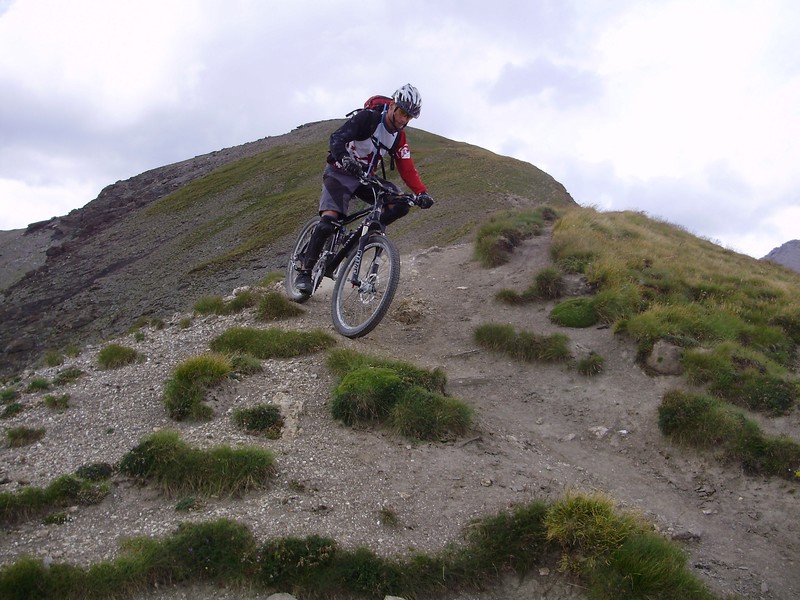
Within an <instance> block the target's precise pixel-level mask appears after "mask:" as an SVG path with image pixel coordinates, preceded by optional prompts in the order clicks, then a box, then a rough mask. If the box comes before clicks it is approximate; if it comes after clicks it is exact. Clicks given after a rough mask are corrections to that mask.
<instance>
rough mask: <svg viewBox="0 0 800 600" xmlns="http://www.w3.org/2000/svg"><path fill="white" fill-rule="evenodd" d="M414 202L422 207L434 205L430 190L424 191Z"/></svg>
mask: <svg viewBox="0 0 800 600" xmlns="http://www.w3.org/2000/svg"><path fill="white" fill-rule="evenodd" d="M414 204H416V205H417V206H419V207H420V208H430V207H431V206H433V198H431V196H430V194H428V192H422V193H421V194H420V195H419V196H417V199H416V200H414Z"/></svg>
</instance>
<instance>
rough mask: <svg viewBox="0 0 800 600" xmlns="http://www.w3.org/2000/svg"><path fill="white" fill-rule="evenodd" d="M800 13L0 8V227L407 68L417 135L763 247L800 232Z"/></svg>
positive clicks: (686, 7)
mask: <svg viewBox="0 0 800 600" xmlns="http://www.w3.org/2000/svg"><path fill="white" fill-rule="evenodd" d="M4 11H5V12H4ZM798 25H800V4H798V3H796V2H792V1H791V0H764V1H758V2H756V1H755V0H731V1H729V2H723V1H722V0H694V1H688V0H665V1H664V2H650V1H647V0H620V1H619V2H614V3H608V2H605V1H601V0H593V1H592V0H572V1H567V0H565V1H558V2H556V1H555V0H540V1H537V2H533V3H521V2H512V1H507V0H496V1H495V2H493V3H492V4H491V6H487V4H486V3H485V2H484V1H483V0H442V1H441V2H436V3H431V2H423V1H422V0H408V1H407V2H406V3H404V4H403V5H402V7H398V5H397V4H396V3H393V2H389V1H388V0H387V1H380V0H378V1H376V2H371V3H367V4H362V5H359V6H358V10H347V9H346V7H343V6H342V5H338V4H320V3H319V2H315V1H313V0H297V1H295V2H259V1H257V0H228V1H222V0H171V1H170V2H167V3H164V2H160V1H156V0H141V1H137V2H133V1H131V0H119V1H118V2H105V1H102V0H94V1H92V0H75V1H74V2H69V3H63V2H60V1H58V0H17V1H16V2H14V3H12V4H10V7H9V3H8V2H5V3H3V2H2V0H0V97H3V103H2V105H0V178H2V179H3V180H4V181H5V184H4V185H3V186H0V202H3V213H4V214H3V218H4V219H5V222H6V223H8V222H11V221H13V218H14V213H16V212H17V207H18V204H16V203H10V201H9V200H8V198H7V195H8V194H10V193H12V192H11V191H9V190H11V189H12V188H13V189H14V190H16V191H14V193H15V194H17V195H19V194H21V193H23V192H21V191H20V190H24V194H25V198H26V207H28V208H26V212H25V215H28V214H32V213H31V211H32V210H33V207H34V206H36V204H37V203H38V202H41V203H42V204H43V206H44V208H42V213H41V215H46V216H41V218H48V217H49V216H52V215H51V214H49V213H50V212H51V210H52V207H53V204H52V203H50V200H48V199H51V198H52V197H53V194H57V192H56V190H57V189H58V188H59V186H63V189H64V190H70V191H69V193H67V192H66V191H65V192H64V194H63V196H62V197H64V198H65V197H68V196H70V194H75V193H84V194H85V195H84V196H83V197H82V198H81V199H79V200H75V202H76V203H75V204H74V205H72V206H71V207H72V208H75V207H77V206H81V205H82V204H85V203H86V202H88V201H89V200H91V199H92V198H93V197H94V196H96V194H97V193H98V192H99V190H100V189H101V188H102V187H104V186H105V185H108V184H110V183H113V182H114V181H116V180H118V179H127V178H128V177H131V176H134V175H136V174H138V173H140V172H142V171H144V170H146V169H149V168H153V167H157V166H160V165H163V164H167V163H170V162H174V161H177V160H182V159H184V158H189V157H191V156H195V155H197V154H202V153H205V152H209V151H212V150H215V149H218V148H222V147H226V146H231V145H236V144H241V143H244V142H248V141H252V140H255V139H258V138H260V137H263V136H265V135H277V134H282V133H285V132H287V131H290V130H291V129H292V128H294V127H295V126H297V125H300V124H302V123H306V122H309V121H317V120H322V119H328V118H334V117H342V116H343V115H344V114H345V113H346V112H348V111H349V110H351V109H352V108H354V107H356V106H357V105H359V104H360V103H361V102H362V101H363V100H364V99H365V98H366V97H368V96H370V95H372V94H374V93H391V91H392V90H394V89H395V88H396V87H397V86H398V85H401V84H403V83H405V82H407V81H408V82H411V83H413V84H414V85H417V86H418V87H419V88H420V90H421V91H422V94H423V98H424V104H423V114H422V118H421V119H420V120H419V122H418V126H419V127H421V128H423V129H426V130H428V131H431V132H433V133H437V134H439V135H443V136H446V137H451V138H453V139H456V140H459V141H466V142H469V143H473V144H476V145H480V146H483V147H485V148H488V149H490V150H493V151H495V152H499V153H503V154H510V155H513V156H515V157H517V158H520V159H522V160H526V161H528V162H531V163H533V164H535V165H536V166H538V167H540V168H542V169H544V170H545V171H547V172H549V173H550V174H552V175H553V176H554V177H556V179H558V180H559V181H561V182H562V183H563V184H564V185H565V186H566V187H567V189H568V191H570V192H571V193H572V194H573V196H574V197H575V199H576V200H578V201H579V202H582V203H584V204H595V205H598V206H601V207H604V208H608V209H614V210H616V209H623V208H624V209H633V210H643V211H645V212H648V213H650V214H653V215H657V216H660V217H662V218H666V219H667V220H669V221H672V222H675V223H677V224H680V225H683V226H685V227H686V228H687V229H689V230H691V231H693V232H696V233H698V234H699V235H703V236H706V237H709V238H711V239H719V240H721V241H722V242H723V243H724V244H726V245H729V246H733V247H745V246H747V247H748V248H751V247H757V245H759V244H760V245H762V246H765V245H769V247H767V248H766V249H765V251H764V252H761V250H758V253H761V254H763V253H766V252H767V251H769V250H770V249H771V248H772V247H774V246H776V245H779V244H781V243H783V242H784V241H786V240H787V239H791V238H796V237H800V232H798V231H796V230H794V231H793V227H794V226H793V225H792V224H788V225H785V226H784V227H781V228H778V227H776V226H775V223H776V222H779V223H784V224H785V223H786V222H785V220H784V219H783V218H777V217H776V216H775V215H777V214H780V211H781V210H784V209H785V208H786V207H787V206H788V207H791V206H792V205H793V203H792V202H790V201H788V200H787V199H789V198H792V199H794V198H797V196H798V193H799V192H798V190H800V175H798V174H797V172H796V169H795V166H794V161H795V157H796V156H798V155H800V147H798V145H799V144H800V142H798V140H800V102H798V98H800V45H798V44H797V43H796V42H795V37H796V30H797V26H798ZM389 31H391V34H388V33H387V32H389ZM415 125H417V124H416V123H415ZM423 175H424V173H423ZM9 182H12V183H15V185H14V186H11V187H9ZM59 182H63V183H59ZM75 182H81V183H78V184H76V183H75ZM85 182H92V183H91V185H89V184H87V183H85ZM36 190H39V191H38V192H37V191H36ZM82 190H83V191H82ZM8 211H11V214H10V215H9V214H8ZM18 219H19V220H18V222H16V223H17V224H16V225H14V226H23V225H22V223H24V222H25V221H28V220H31V219H30V217H28V216H23V213H22V211H21V210H20V211H19V215H18ZM776 219H777V221H776ZM33 220H40V217H36V218H34V219H33ZM2 226H4V225H3V224H0V227H2ZM779 236H783V237H779ZM743 240H747V242H745V241H743ZM756 240H757V241H756ZM748 252H751V251H750V250H748ZM761 254H759V255H761Z"/></svg>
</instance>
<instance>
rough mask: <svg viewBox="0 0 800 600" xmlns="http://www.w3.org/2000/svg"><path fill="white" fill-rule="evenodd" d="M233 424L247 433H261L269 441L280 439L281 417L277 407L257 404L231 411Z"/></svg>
mask: <svg viewBox="0 0 800 600" xmlns="http://www.w3.org/2000/svg"><path fill="white" fill-rule="evenodd" d="M233 422H234V423H235V424H236V425H238V426H239V427H241V428H242V429H244V430H245V431H247V432H248V433H262V434H264V435H266V436H267V437H268V438H269V439H271V440H277V439H278V438H279V437H281V429H282V428H283V417H282V416H281V411H280V409H279V408H278V407H277V406H274V405H272V404H259V405H256V406H251V407H248V408H237V409H236V410H235V411H233Z"/></svg>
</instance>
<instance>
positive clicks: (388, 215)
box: [355, 177, 408, 225]
mask: <svg viewBox="0 0 800 600" xmlns="http://www.w3.org/2000/svg"><path fill="white" fill-rule="evenodd" d="M378 179H380V181H381V182H383V184H384V185H386V186H387V187H389V188H391V189H392V190H393V191H394V192H395V193H396V194H399V193H400V188H398V187H397V186H396V185H395V184H394V183H392V182H391V181H387V180H386V179H382V178H380V177H378ZM355 195H356V196H358V197H359V198H361V199H362V200H364V201H365V202H368V203H369V204H372V203H373V202H375V197H374V193H373V191H372V188H370V187H368V186H365V185H362V186H360V187H359V188H358V189H357V190H356V192H355ZM407 214H408V205H406V204H392V203H387V204H384V206H383V210H382V212H381V223H382V224H383V225H388V224H389V223H394V222H395V221H397V219H399V218H400V217H405V216H406V215H407Z"/></svg>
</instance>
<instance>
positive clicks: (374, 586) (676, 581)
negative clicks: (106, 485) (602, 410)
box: [0, 497, 713, 600]
mask: <svg viewBox="0 0 800 600" xmlns="http://www.w3.org/2000/svg"><path fill="white" fill-rule="evenodd" d="M179 504H182V505H186V506H188V505H190V504H191V505H194V502H189V501H187V502H184V501H181V503H179ZM562 504H563V505H559V503H555V504H554V505H552V506H550V507H548V505H546V504H545V503H543V502H541V501H534V502H531V503H528V504H524V505H520V506H517V507H514V508H513V509H511V510H509V511H505V512H501V513H499V514H497V515H491V516H488V517H483V518H481V519H478V520H476V521H474V522H473V523H472V524H471V525H470V526H469V527H468V528H467V530H466V531H465V536H464V537H465V544H463V545H452V546H448V547H446V548H445V549H443V550H442V551H440V552H438V553H436V554H424V553H413V554H411V555H410V556H407V557H405V558H401V559H391V558H385V557H381V556H379V555H377V554H375V553H374V552H373V551H371V550H369V549H367V548H364V547H356V548H352V549H345V548H342V547H341V546H339V545H338V544H337V543H336V541H335V540H333V539H331V538H327V537H322V536H318V535H310V536H307V537H304V538H298V537H287V538H273V539H268V540H267V541H265V542H264V543H263V544H262V545H260V546H257V545H256V542H255V540H254V538H253V535H252V534H251V532H250V531H249V530H248V529H247V528H246V527H245V526H244V525H240V524H237V523H235V522H232V521H229V520H227V519H218V520H214V521H208V522H204V523H183V524H181V525H180V526H179V527H178V528H177V530H175V531H174V532H173V533H172V534H170V535H169V536H167V537H164V538H161V539H146V538H134V539H132V540H128V541H126V542H124V543H123V547H122V550H123V552H122V553H121V554H120V556H119V557H118V558H116V559H115V560H114V561H112V562H103V563H98V564H95V565H92V566H91V567H88V568H82V567H72V566H69V565H63V564H52V565H49V566H47V567H46V566H45V565H44V564H43V563H42V562H41V561H38V560H34V559H32V558H28V557H24V558H21V559H19V560H17V561H16V562H15V563H13V564H10V565H6V566H4V567H2V568H0V596H2V597H4V598H6V597H7V598H12V599H17V598H25V599H27V598H37V599H41V600H50V599H55V598H58V599H59V600H72V599H76V600H77V599H78V598H87V597H91V598H101V597H120V596H122V595H124V594H126V593H130V592H131V591H133V590H137V591H144V590H148V589H151V590H157V589H159V588H160V587H161V586H162V585H163V584H175V583H185V582H193V581H199V582H204V581H208V582H211V583H214V584H216V585H228V586H237V585H245V586H247V585H250V586H256V587H258V588H260V589H266V590H275V589H283V590H286V589H289V590H291V591H292V593H293V595H295V596H297V597H302V598H323V597H324V598H352V597H368V598H381V597H385V596H387V595H392V596H397V595H401V596H403V597H409V598H432V597H438V596H441V595H442V594H443V593H444V594H446V593H447V592H448V591H473V590H474V591H477V590H483V589H486V588H487V587H488V586H490V585H492V584H493V583H494V582H497V581H498V580H499V579H500V578H501V576H502V574H503V573H507V572H509V571H513V572H516V573H517V574H518V575H519V576H520V577H524V576H526V575H527V574H529V573H530V572H531V571H532V570H533V569H534V568H536V567H539V566H548V567H549V566H551V565H553V564H554V561H555V558H556V553H557V551H558V550H559V548H560V549H561V550H562V552H564V551H568V552H570V553H574V552H575V551H576V549H577V550H578V551H579V552H580V556H587V555H591V554H592V553H593V552H596V551H599V549H600V548H605V549H606V550H608V552H609V558H608V559H607V560H599V559H598V560H594V561H591V562H590V561H585V560H584V561H579V562H578V563H576V564H578V565H579V567H580V571H577V572H576V573H575V574H576V575H578V576H579V577H580V578H581V583H582V584H583V587H585V588H586V589H587V593H588V595H589V596H590V597H592V598H597V599H598V600H617V599H619V598H624V599H633V598H645V597H647V598H653V599H654V600H655V599H663V600H667V599H668V598H681V599H682V600H683V599H686V600H712V598H713V595H712V594H711V593H710V592H708V591H707V590H706V589H705V587H704V586H703V584H702V583H701V582H700V580H699V579H697V578H696V577H695V576H694V575H693V574H692V573H691V572H690V571H688V570H687V569H686V567H685V558H684V557H683V555H682V553H681V551H680V549H678V548H677V547H676V546H674V545H673V544H672V543H671V542H668V541H667V540H664V539H662V538H658V537H657V536H656V535H655V534H653V533H652V532H650V531H648V530H647V529H646V526H645V525H643V524H640V523H639V522H638V521H636V520H633V519H631V518H630V517H628V516H627V515H619V514H617V513H615V512H614V511H613V510H608V507H607V506H608V505H607V504H606V503H604V502H603V501H602V500H600V501H598V500H597V499H595V498H593V497H592V498H588V499H585V500H581V499H580V498H575V497H571V498H568V499H567V500H566V501H565V502H564V503H562ZM381 515H382V517H383V518H384V520H386V521H387V522H388V523H391V522H392V520H393V517H394V515H393V511H391V509H384V511H383V512H382V513H381ZM613 525H621V526H622V527H623V528H624V532H623V533H622V534H621V533H620V532H619V531H615V530H613V528H612V527H611V526H613ZM556 538H558V539H556ZM565 549H566V550H565ZM590 565H591V566H590Z"/></svg>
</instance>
